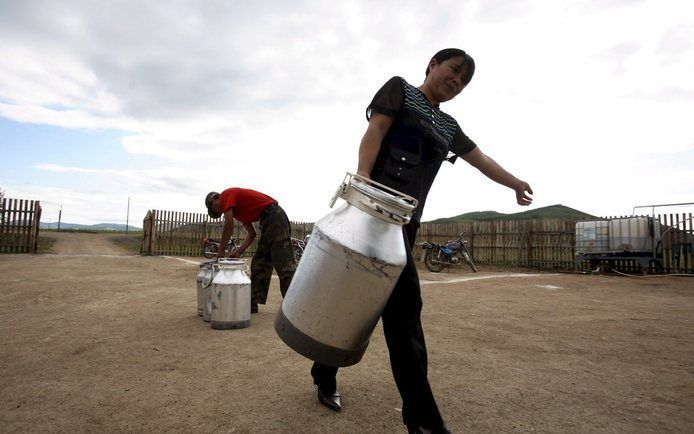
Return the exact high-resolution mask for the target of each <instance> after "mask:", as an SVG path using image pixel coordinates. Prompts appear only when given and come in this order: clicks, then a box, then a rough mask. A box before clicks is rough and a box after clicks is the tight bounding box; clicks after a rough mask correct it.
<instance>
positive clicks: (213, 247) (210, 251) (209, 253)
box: [202, 237, 238, 259]
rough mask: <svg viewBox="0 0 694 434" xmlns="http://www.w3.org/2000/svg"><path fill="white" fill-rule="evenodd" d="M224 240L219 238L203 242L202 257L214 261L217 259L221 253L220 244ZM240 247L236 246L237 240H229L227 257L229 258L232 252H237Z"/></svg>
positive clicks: (225, 250)
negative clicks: (213, 259)
mask: <svg viewBox="0 0 694 434" xmlns="http://www.w3.org/2000/svg"><path fill="white" fill-rule="evenodd" d="M221 241H222V240H220V239H218V238H205V239H203V240H202V255H203V256H204V257H206V258H207V259H212V258H216V257H217V253H219V243H220V242H221ZM237 247H238V246H237V245H236V239H235V238H234V237H231V238H229V242H228V243H227V247H226V249H224V253H225V256H229V255H230V254H231V252H233V251H234V250H236V248H237Z"/></svg>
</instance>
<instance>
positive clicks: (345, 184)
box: [330, 172, 418, 208]
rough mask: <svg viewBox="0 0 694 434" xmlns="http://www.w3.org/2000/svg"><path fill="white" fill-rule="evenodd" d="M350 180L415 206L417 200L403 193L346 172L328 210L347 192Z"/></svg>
mask: <svg viewBox="0 0 694 434" xmlns="http://www.w3.org/2000/svg"><path fill="white" fill-rule="evenodd" d="M352 178H354V179H356V180H357V181H360V182H363V183H365V184H371V185H375V186H377V187H379V188H381V189H383V190H385V191H387V192H389V193H392V194H393V195H395V196H398V197H401V198H403V199H405V200H407V201H409V202H411V203H412V206H413V207H416V206H417V202H418V201H417V199H415V198H413V197H410V196H407V195H404V194H403V193H401V192H399V191H397V190H395V189H394V188H391V187H388V186H387V185H385V184H381V183H380V182H377V181H374V180H373V179H370V178H367V177H366V176H362V175H357V174H356V173H350V172H346V173H345V177H344V179H343V180H342V184H341V185H340V186H339V187H338V188H337V190H336V191H335V194H334V195H333V198H332V199H331V200H330V208H332V207H333V205H335V201H337V198H338V197H341V196H343V195H344V194H345V193H346V192H347V189H348V188H349V184H350V182H351V181H352Z"/></svg>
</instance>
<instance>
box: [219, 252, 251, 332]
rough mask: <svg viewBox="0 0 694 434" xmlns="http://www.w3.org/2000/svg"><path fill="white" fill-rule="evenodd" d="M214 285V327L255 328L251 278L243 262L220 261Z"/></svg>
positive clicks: (226, 328) (234, 260) (232, 260)
mask: <svg viewBox="0 0 694 434" xmlns="http://www.w3.org/2000/svg"><path fill="white" fill-rule="evenodd" d="M218 268H219V271H217V274H216V275H215V276H214V280H213V281H212V285H210V288H211V293H212V313H211V315H210V318H211V323H210V325H211V327H212V328H213V329H219V330H228V329H240V328H244V327H248V326H249V325H251V279H249V278H248V274H246V261H244V260H243V259H220V260H219V262H218Z"/></svg>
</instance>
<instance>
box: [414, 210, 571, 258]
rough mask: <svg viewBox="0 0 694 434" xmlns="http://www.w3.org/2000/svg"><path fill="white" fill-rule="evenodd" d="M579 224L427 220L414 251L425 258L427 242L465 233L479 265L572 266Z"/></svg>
mask: <svg viewBox="0 0 694 434" xmlns="http://www.w3.org/2000/svg"><path fill="white" fill-rule="evenodd" d="M575 223H576V221H575V220H564V219H544V220H497V221H475V222H462V223H424V224H422V226H421V227H420V228H419V232H418V234H417V247H415V251H414V254H415V257H417V258H421V254H422V251H421V247H420V245H421V243H422V242H423V241H429V242H433V243H437V244H443V243H445V242H446V241H448V240H451V239H454V238H456V237H457V236H458V235H460V234H461V233H465V236H464V237H463V238H464V239H466V240H468V241H469V243H470V244H469V247H470V250H471V253H472V256H473V258H474V259H475V262H477V263H479V264H486V265H504V266H519V267H532V268H541V269H547V268H549V269H572V268H573V263H574V248H573V246H574V239H575V232H574V231H575V230H574V227H575Z"/></svg>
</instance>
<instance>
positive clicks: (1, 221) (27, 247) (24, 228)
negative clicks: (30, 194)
mask: <svg viewBox="0 0 694 434" xmlns="http://www.w3.org/2000/svg"><path fill="white" fill-rule="evenodd" d="M40 221H41V205H40V202H39V201H33V200H24V199H8V198H4V199H2V202H0V253H36V249H37V248H38V240H39V222H40Z"/></svg>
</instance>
